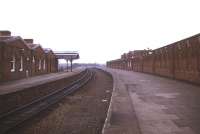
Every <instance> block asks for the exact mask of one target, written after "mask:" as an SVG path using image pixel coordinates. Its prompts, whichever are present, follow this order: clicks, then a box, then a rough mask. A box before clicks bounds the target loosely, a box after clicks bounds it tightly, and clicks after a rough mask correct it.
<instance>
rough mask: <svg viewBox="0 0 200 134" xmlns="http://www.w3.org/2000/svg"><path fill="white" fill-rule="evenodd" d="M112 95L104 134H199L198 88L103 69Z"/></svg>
mask: <svg viewBox="0 0 200 134" xmlns="http://www.w3.org/2000/svg"><path fill="white" fill-rule="evenodd" d="M105 70H107V71H109V72H110V73H111V74H112V75H113V77H114V91H113V96H112V100H111V106H110V109H109V112H108V113H109V114H108V119H107V122H106V124H105V127H104V130H103V133H104V134H200V86H196V85H192V84H188V83H185V82H182V81H178V80H172V79H168V78H164V77H159V76H155V75H150V74H144V73H138V72H132V71H122V70H116V69H107V68H106V69H105Z"/></svg>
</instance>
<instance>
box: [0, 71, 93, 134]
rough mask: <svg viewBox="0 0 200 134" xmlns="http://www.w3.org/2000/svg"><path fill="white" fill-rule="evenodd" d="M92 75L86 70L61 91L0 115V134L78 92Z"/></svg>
mask: <svg viewBox="0 0 200 134" xmlns="http://www.w3.org/2000/svg"><path fill="white" fill-rule="evenodd" d="M93 75H94V72H93V71H91V70H90V69H87V70H86V72H85V74H84V75H83V76H82V77H81V78H79V79H77V80H76V81H74V82H72V83H71V84H70V85H68V86H67V87H65V88H63V89H59V90H56V91H55V92H52V93H50V94H48V95H46V96H44V97H41V98H39V99H37V100H35V101H33V102H31V103H29V104H27V105H24V106H22V107H19V108H17V109H14V110H12V111H10V112H7V113H5V114H2V115H0V134H5V133H6V132H8V131H9V130H11V129H12V128H14V127H16V126H18V125H19V124H21V123H23V122H24V121H26V120H28V119H30V118H31V117H33V116H35V115H36V114H38V113H39V112H41V111H43V110H45V109H47V108H48V107H50V106H51V105H53V104H55V103H57V102H58V101H60V100H61V99H62V98H64V97H65V96H66V95H69V94H70V93H72V92H74V91H76V90H78V89H79V88H80V87H82V86H83V85H85V84H86V83H87V82H88V81H89V80H90V79H91V78H92V77H93Z"/></svg>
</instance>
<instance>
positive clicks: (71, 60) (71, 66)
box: [70, 57, 72, 72]
mask: <svg viewBox="0 0 200 134" xmlns="http://www.w3.org/2000/svg"><path fill="white" fill-rule="evenodd" d="M70 62H71V72H72V57H71V59H70Z"/></svg>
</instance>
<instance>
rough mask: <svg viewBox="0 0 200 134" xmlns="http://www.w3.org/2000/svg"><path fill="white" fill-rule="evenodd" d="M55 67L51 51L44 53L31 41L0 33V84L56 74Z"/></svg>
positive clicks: (6, 32)
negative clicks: (46, 74)
mask: <svg viewBox="0 0 200 134" xmlns="http://www.w3.org/2000/svg"><path fill="white" fill-rule="evenodd" d="M57 67H58V60H57V59H56V56H55V55H54V53H53V52H52V50H50V51H48V52H47V51H46V52H45V51H44V49H43V48H42V47H41V46H40V45H39V44H34V42H33V39H22V38H21V37H20V36H11V32H10V31H0V82H4V81H9V80H16V79H21V78H26V77H30V76H35V75H40V74H45V73H50V72H56V71H57Z"/></svg>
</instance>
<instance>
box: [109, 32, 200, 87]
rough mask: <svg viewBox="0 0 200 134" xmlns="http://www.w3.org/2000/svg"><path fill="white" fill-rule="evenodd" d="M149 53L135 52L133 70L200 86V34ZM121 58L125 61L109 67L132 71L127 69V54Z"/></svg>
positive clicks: (112, 62) (113, 62)
mask: <svg viewBox="0 0 200 134" xmlns="http://www.w3.org/2000/svg"><path fill="white" fill-rule="evenodd" d="M148 52H149V51H148V50H137V51H134V53H133V59H132V60H131V62H132V63H131V68H132V70H134V71H138V72H146V73H152V74H157V75H160V76H166V77H170V78H175V79H179V80H185V81H189V82H193V83H197V84H200V34H198V35H195V36H192V37H189V38H187V39H184V40H181V41H178V42H175V43H172V44H170V45H167V46H164V47H161V48H158V49H156V50H153V51H152V54H149V53H148ZM121 58H122V59H123V61H120V62H116V61H111V62H109V64H108V65H109V67H111V68H116V66H120V65H123V67H122V68H121V69H124V70H130V69H129V67H128V69H127V65H128V64H127V61H128V62H129V60H130V59H129V57H127V54H123V55H122V56H121ZM124 61H126V63H125V64H124V63H123V62H124Z"/></svg>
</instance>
